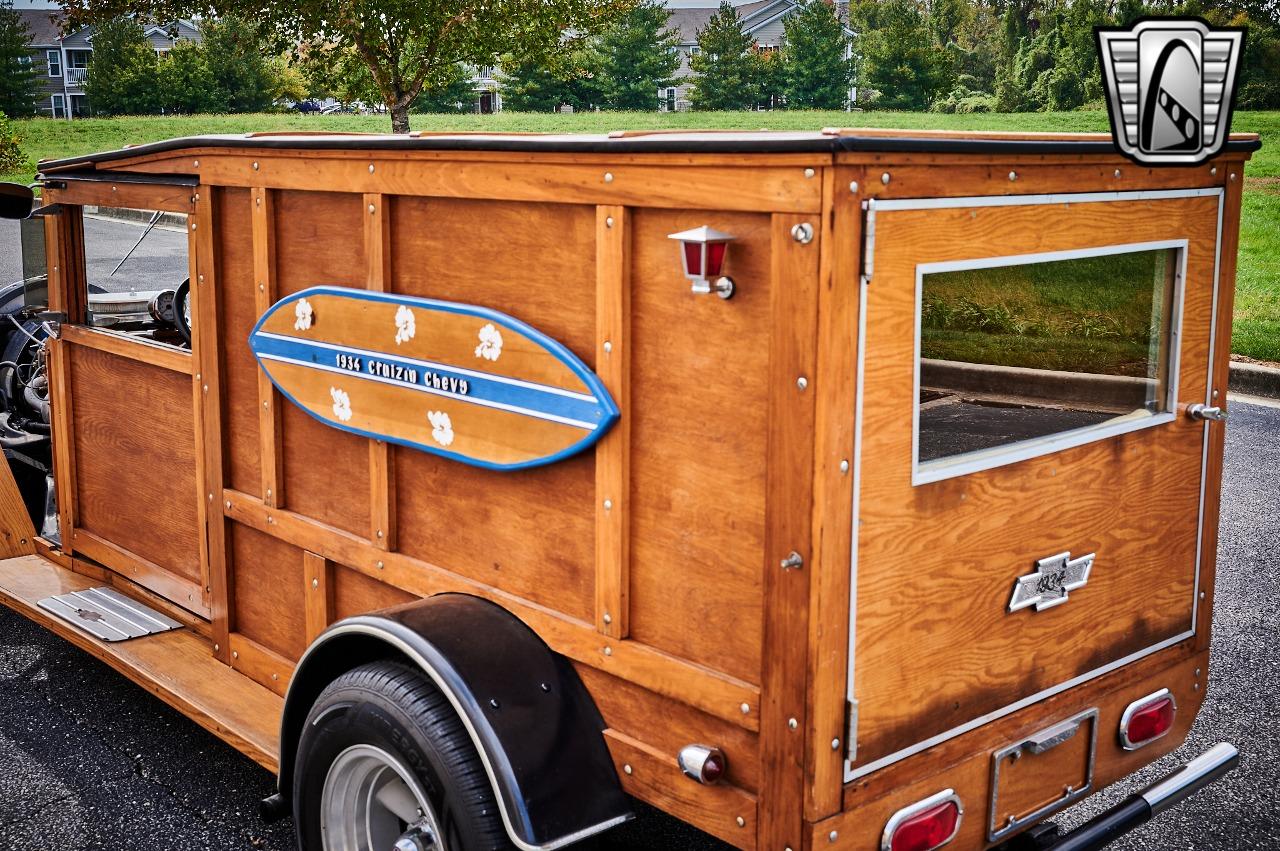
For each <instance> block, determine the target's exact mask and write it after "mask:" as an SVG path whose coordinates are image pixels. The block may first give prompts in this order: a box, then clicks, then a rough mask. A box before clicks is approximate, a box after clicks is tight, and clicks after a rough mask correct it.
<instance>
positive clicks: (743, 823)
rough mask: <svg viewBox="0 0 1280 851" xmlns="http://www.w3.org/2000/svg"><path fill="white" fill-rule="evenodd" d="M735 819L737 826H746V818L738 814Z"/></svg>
mask: <svg viewBox="0 0 1280 851" xmlns="http://www.w3.org/2000/svg"><path fill="white" fill-rule="evenodd" d="M735 821H737V822H738V827H746V826H747V820H746V819H744V818H743V817H742V816H738V817H737V819H735Z"/></svg>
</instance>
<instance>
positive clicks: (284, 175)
mask: <svg viewBox="0 0 1280 851" xmlns="http://www.w3.org/2000/svg"><path fill="white" fill-rule="evenodd" d="M292 153H293V155H289V154H286V155H283V156H281V155H280V154H278V153H274V152H272V151H270V150H264V151H261V152H252V153H251V152H250V151H236V152H234V153H228V152H225V151H223V152H217V151H210V152H209V153H207V154H204V153H199V152H198V151H197V150H194V149H193V150H192V151H190V152H184V153H183V156H182V157H181V158H180V159H179V158H176V157H175V158H169V160H170V161H169V162H166V160H165V158H147V160H146V161H138V162H137V163H136V165H135V166H134V167H137V168H139V169H141V170H144V171H151V170H156V171H163V170H165V169H169V168H178V169H179V170H189V163H191V162H192V161H193V158H194V157H195V156H197V155H198V156H199V161H200V168H199V174H200V177H201V179H202V180H205V181H209V182H211V183H215V184H217V185H220V186H260V185H261V186H266V187H268V188H272V189H289V190H307V189H313V188H315V187H317V186H324V187H326V188H334V189H339V190H341V191H343V192H350V193H371V192H380V193H385V194H391V195H431V196H436V197H442V198H477V199H492V200H502V201H534V202H538V201H556V202H560V203H566V204H583V205H594V204H620V205H625V206H631V207H666V208H691V209H701V208H704V207H705V206H706V204H707V200H708V199H714V200H715V204H716V205H717V207H719V208H720V209H724V210H780V211H794V212H804V211H810V212H817V210H818V208H819V204H820V203H821V199H820V190H819V187H818V185H817V181H815V180H812V179H806V178H805V176H804V168H803V167H802V166H801V165H799V164H797V165H794V166H770V165H767V164H764V163H760V164H757V165H756V166H755V167H754V168H751V169H749V170H748V169H746V168H743V167H742V165H745V163H744V162H743V161H744V160H745V159H746V157H742V158H737V157H734V158H732V159H735V160H737V162H738V163H739V164H740V165H738V166H737V167H725V166H714V165H707V166H702V165H690V164H688V163H689V162H690V161H691V160H693V159H695V158H694V157H689V156H684V157H680V158H679V159H680V160H682V161H683V162H684V163H685V164H686V165H685V167H684V168H680V169H672V168H669V167H668V166H664V165H658V164H656V163H654V161H653V158H652V157H648V158H645V159H644V164H643V165H639V164H635V165H633V164H625V163H622V164H619V163H618V159H617V158H614V157H608V158H596V159H598V160H599V162H600V164H599V165H585V164H581V162H579V163H578V164H574V163H555V162H553V161H551V160H548V159H546V158H541V157H540V158H538V161H536V162H529V161H528V158H519V157H514V158H505V161H503V158H500V157H492V156H491V157H488V158H487V159H488V160H490V162H486V161H483V160H480V161H477V160H472V159H470V158H466V157H457V156H455V157H451V158H449V159H448V160H433V159H431V158H428V157H414V158H413V159H404V158H395V157H390V156H382V155H381V154H380V153H379V154H375V155H374V156H373V157H369V156H365V157H363V158H361V157H340V156H328V155H326V154H327V152H326V154H321V153H320V152H308V154H307V156H306V158H305V159H303V158H302V157H300V156H297V154H298V153H300V152H292ZM250 156H252V157H254V158H255V159H256V160H257V161H258V163H259V165H260V168H259V170H258V171H252V170H251V169H250V168H249V158H250ZM370 159H374V160H376V168H375V170H374V171H373V172H370V171H369V163H370ZM522 159H523V160H524V161H522ZM575 159H580V158H576V157H575ZM830 159H831V157H830V155H825V156H824V155H821V154H815V155H806V156H804V157H802V158H799V162H804V163H805V164H810V163H812V164H817V165H821V164H823V163H824V162H829V161H830ZM492 161H503V162H502V165H501V166H499V167H497V168H495V167H494V164H493V162H492ZM114 167H117V168H124V167H127V166H126V164H125V163H119V164H115V166H114ZM606 173H608V174H611V175H612V179H610V180H608V181H606V179H605V174H606Z"/></svg>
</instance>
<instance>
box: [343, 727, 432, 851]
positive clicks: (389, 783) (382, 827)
mask: <svg viewBox="0 0 1280 851" xmlns="http://www.w3.org/2000/svg"><path fill="white" fill-rule="evenodd" d="M320 835H321V836H322V838H323V841H324V851H392V849H397V851H399V849H403V851H425V850H426V849H428V848H429V849H431V851H446V849H445V844H444V840H443V839H442V838H441V836H440V822H439V820H438V819H437V818H436V814H435V811H434V810H433V809H432V808H431V802H430V801H428V800H427V795H426V792H425V791H424V790H423V788H422V784H420V783H419V782H418V780H417V778H416V777H414V776H413V773H412V772H410V771H409V769H408V768H406V767H405V765H404V764H403V763H401V762H400V760H398V759H396V758H395V757H394V756H392V755H391V754H389V753H387V752H386V751H384V750H382V749H381V748H377V747H374V746H373V745H352V746H351V747H349V748H347V749H346V750H344V751H343V752H342V753H340V754H338V758H337V759H335V760H334V761H333V764H332V765H330V766H329V773H328V774H326V775H325V778H324V789H323V790H322V791H321V793H320Z"/></svg>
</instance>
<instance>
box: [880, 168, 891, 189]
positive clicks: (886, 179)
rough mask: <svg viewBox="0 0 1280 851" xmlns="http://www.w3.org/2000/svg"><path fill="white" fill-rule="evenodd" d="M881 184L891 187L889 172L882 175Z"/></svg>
mask: <svg viewBox="0 0 1280 851" xmlns="http://www.w3.org/2000/svg"><path fill="white" fill-rule="evenodd" d="M880 182H881V183H883V184H884V185H885V186H888V185H889V172H887V171H886V172H885V173H884V174H882V175H880Z"/></svg>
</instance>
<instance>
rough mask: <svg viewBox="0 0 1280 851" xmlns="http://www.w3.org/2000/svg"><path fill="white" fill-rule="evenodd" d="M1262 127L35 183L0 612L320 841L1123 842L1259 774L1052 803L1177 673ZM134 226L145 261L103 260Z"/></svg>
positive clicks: (169, 154)
mask: <svg viewBox="0 0 1280 851" xmlns="http://www.w3.org/2000/svg"><path fill="white" fill-rule="evenodd" d="M1257 146H1258V142H1257V139H1256V137H1252V136H1235V137H1233V138H1232V140H1231V141H1230V142H1229V143H1228V145H1227V147H1226V149H1225V151H1224V152H1223V153H1222V154H1221V155H1219V156H1218V157H1216V158H1215V159H1213V160H1211V161H1209V162H1207V163H1205V164H1203V165H1199V166H1179V167H1163V168H1148V167H1142V166H1138V165H1136V164H1134V163H1132V162H1130V161H1129V160H1127V159H1124V158H1122V157H1121V156H1120V155H1119V154H1118V153H1117V152H1116V150H1115V148H1114V146H1113V144H1112V142H1111V140H1110V138H1109V137H1102V136H1090V135H1034V134H997V133H930V132H920V131H865V130H857V131H825V132H821V133H789V134H787V133H670V134H666V133H650V134H627V133H620V134H612V135H609V136H607V137H606V136H597V137H588V136H525V135H510V136H503V135H429V134H410V135H409V136H400V137H389V136H343V135H315V134H296V135H243V136H210V137H200V138H191V139H179V140H174V141H169V142H162V143H157V144H150V145H144V146H141V147H136V148H129V149H125V150H120V151H112V152H109V153H103V154H97V155H93V156H88V157H82V158H77V159H74V160H62V161H57V162H45V163H42V164H41V176H40V184H41V187H42V200H43V206H42V207H40V208H39V209H37V211H36V213H35V215H34V217H33V218H32V219H31V220H30V221H29V222H27V223H26V225H27V228H26V232H27V235H28V236H30V237H31V238H32V239H36V240H38V239H41V238H42V239H43V241H44V243H45V247H46V250H47V269H45V270H43V271H44V272H45V274H44V275H43V276H41V275H33V276H31V277H30V279H29V280H28V281H27V283H26V285H24V287H23V299H22V300H21V302H20V304H19V305H18V306H19V308H20V309H17V310H16V312H15V314H14V315H15V316H17V317H20V319H21V322H22V323H26V324H24V325H23V327H24V328H27V329H28V330H29V331H30V332H31V333H30V335H29V336H30V338H31V339H30V340H29V341H27V340H25V339H24V340H19V341H18V344H16V345H18V347H19V348H22V347H24V346H25V347H26V348H25V349H23V354H22V355H21V357H20V358H19V359H18V360H17V361H16V364H17V366H15V367H13V368H12V369H13V370H14V371H15V372H16V373H17V380H18V381H19V382H20V383H21V384H22V387H23V388H30V387H35V388H36V391H35V394H34V397H28V396H27V395H26V394H25V392H24V393H23V394H22V398H25V399H27V401H28V402H29V403H30V404H32V405H33V406H34V407H33V408H32V410H33V411H34V412H35V413H32V414H31V415H30V419H31V421H32V422H33V423H34V425H32V433H33V434H35V433H38V432H39V429H38V428H36V426H39V425H40V417H41V416H43V417H44V418H45V419H44V420H43V421H44V423H45V425H46V428H45V429H44V432H43V434H44V435H46V438H45V440H46V441H47V444H51V461H52V464H51V467H52V471H51V474H50V475H49V476H48V481H49V482H51V487H49V488H46V487H45V482H46V477H45V476H44V475H43V474H40V475H35V474H32V473H31V472H30V470H26V468H25V467H24V466H23V463H24V462H23V459H22V458H16V457H14V453H11V452H9V451H8V449H6V455H7V456H8V457H10V459H11V461H12V466H13V469H14V474H13V476H8V475H3V476H0V494H2V495H3V499H0V521H2V522H0V525H2V526H3V528H2V529H0V532H2V533H3V541H2V543H3V552H4V555H6V556H7V559H6V560H4V561H0V601H2V602H4V603H5V604H7V605H9V606H11V607H13V608H14V609H16V610H17V611H19V612H21V613H23V614H25V615H26V616H28V617H30V618H32V619H34V620H36V621H38V622H40V623H41V624H43V625H45V626H46V627H48V628H49V629H51V630H53V631H55V632H57V633H58V634H60V635H63V636H65V637H66V638H67V639H68V640H69V641H71V642H73V643H74V644H76V645H77V646H79V647H81V648H84V649H85V650H87V651H88V652H90V653H92V654H93V655H95V656H97V657H99V658H101V659H103V660H105V661H106V662H107V663H108V664H110V665H111V666H113V667H114V668H115V669H117V670H118V671H120V672H121V673H123V674H125V675H126V676H128V677H129V678H131V679H133V680H135V681H137V682H139V683H141V684H143V685H144V686H145V687H146V688H147V689H148V690H150V691H151V692H153V693H155V694H156V695H158V696H159V697H160V698H161V699H163V700H165V701H166V702H168V703H169V704H171V705H173V706H175V707H177V708H178V709H179V710H180V711H182V712H183V713H185V714H186V715H187V716H189V717H190V718H191V719H192V720H194V721H196V722H197V723H199V724H201V725H202V726H204V727H205V728H207V729H208V730H210V731H212V732H213V733H214V734H216V735H217V736H219V737H221V738H222V739H224V740H226V741H227V742H229V743H230V744H232V745H233V746H234V747H236V748H238V749H240V750H241V751H243V752H244V753H245V754H247V755H248V756H250V757H251V758H253V759H254V760H256V761H257V762H258V763H260V764H261V765H263V766H265V767H267V768H268V769H270V770H272V771H278V772H279V777H280V792H279V794H278V795H276V796H274V797H272V798H269V799H267V801H265V802H264V806H263V811H264V815H266V816H267V817H276V816H280V815H283V814H286V813H292V815H293V817H294V819H295V821H296V825H297V833H298V839H299V843H300V845H301V846H302V847H303V848H306V849H326V851H338V850H339V849H383V851H385V849H389V848H392V847H394V848H396V849H399V851H414V849H417V850H418V851H423V849H428V848H431V849H448V851H455V849H467V850H468V851H469V850H470V849H482V848H483V849H502V848H510V847H518V848H521V849H550V848H558V847H561V846H565V845H569V844H571V843H574V842H576V841H578V840H581V839H585V838H588V837H591V836H594V835H596V834H599V833H601V832H603V831H605V830H607V829H609V828H610V827H612V826H615V825H617V824H619V823H621V822H623V821H625V820H627V819H628V818H630V817H631V816H632V814H633V800H635V799H638V800H641V801H644V802H647V803H649V804H652V805H653V806H655V807H657V808H659V809H661V810H664V811H666V812H668V813H671V814H673V815H674V816H676V817H677V818H679V819H682V820H684V821H686V822H688V823H690V824H692V825H695V826H697V827H698V828H700V829H702V830H703V831H706V832H708V833H710V834H713V835H714V836H716V837H719V838H720V839H722V840H724V841H725V842H727V843H729V844H731V845H733V846H736V847H738V848H742V849H759V850H760V851H765V850H766V849H768V851H820V850H821V851H825V849H882V851H927V849H932V848H937V847H941V846H943V845H947V844H948V843H950V845H951V846H953V847H955V848H988V847H994V846H1001V847H1003V848H1009V849H1013V848H1022V849H1048V848H1054V849H1068V848H1069V849H1085V848H1098V847H1101V846H1102V845H1105V844H1106V842H1108V841H1110V840H1111V839H1113V838H1115V837H1116V836H1118V835H1120V834H1122V833H1123V832H1125V831H1126V830H1128V829H1130V828H1132V827H1133V826H1135V825H1137V824H1139V823H1141V822H1142V821H1145V820H1146V819H1149V818H1150V817H1151V816H1152V815H1153V813H1158V812H1159V811H1161V810H1162V809H1164V808H1166V807H1168V806H1170V805H1172V804H1173V803H1176V802H1177V801H1179V800H1181V799H1182V798H1184V797H1186V796H1187V795H1189V794H1190V793H1191V792H1192V791H1194V790H1195V789H1197V788H1200V787H1201V786H1203V785H1204V784H1206V783H1208V782H1211V781H1212V780H1214V779H1215V778H1216V777H1218V776H1219V775H1220V774H1222V773H1223V772H1225V771H1227V770H1229V769H1230V768H1231V767H1233V766H1234V764H1235V761H1236V759H1237V756H1236V752H1235V749H1234V748H1232V747H1231V746H1230V745H1229V744H1225V743H1224V744H1221V745H1218V746H1216V747H1214V748H1212V749H1210V750H1209V751H1208V752H1207V753H1205V754H1204V755H1203V756H1201V757H1199V758H1197V759H1196V760H1193V761H1192V762H1190V763H1189V764H1187V765H1186V766H1184V767H1183V768H1182V769H1180V770H1179V771H1178V772H1177V773H1175V775H1173V776H1171V777H1170V778H1168V779H1166V780H1165V781H1162V782H1161V783H1160V784H1157V785H1156V786H1155V787H1152V788H1151V789H1148V790H1146V791H1145V792H1143V793H1141V794H1139V795H1135V796H1133V797H1131V798H1129V799H1127V800H1126V801H1125V802H1124V803H1122V804H1121V805H1120V806H1119V807H1117V808H1116V809H1113V810H1111V811H1109V812H1108V813H1106V814H1104V815H1103V816H1101V817H1099V819H1097V820H1095V821H1094V822H1090V823H1089V824H1087V825H1085V826H1084V827H1082V828H1079V829H1078V830H1076V831H1074V832H1072V833H1070V834H1065V835H1058V833H1057V831H1056V828H1054V827H1053V826H1052V824H1051V823H1049V822H1047V821H1046V819H1047V818H1048V817H1050V816H1051V815H1052V814H1053V813H1055V812H1057V811H1058V810H1060V809H1062V808H1064V807H1065V806H1067V805H1069V804H1071V803H1072V802H1074V801H1076V800H1078V799H1080V798H1081V797H1083V796H1085V795H1088V794H1090V793H1091V792H1093V791H1095V790H1097V789H1099V788H1101V787H1102V786H1104V785H1106V784H1108V783H1111V782H1112V781H1114V780H1116V779H1118V778H1121V777H1124V776H1126V775H1128V774H1130V773H1131V772H1133V771H1135V770H1136V769H1138V768H1140V767H1141V766H1143V765H1146V764H1147V763H1150V762H1151V761H1153V760H1154V759H1156V758H1157V757H1159V756H1161V755H1162V754H1165V753H1167V752H1168V751H1170V750H1171V749H1173V748H1174V747H1175V746H1177V745H1178V744H1179V743H1181V742H1182V741H1183V740H1184V738H1185V737H1186V734H1187V731H1188V729H1189V728H1190V726H1191V723H1192V720H1193V719H1194V718H1195V716H1196V712H1197V710H1198V708H1199V706H1200V704H1201V701H1202V700H1203V698H1204V694H1205V688H1206V685H1207V680H1206V674H1207V671H1208V658H1209V655H1208V654H1209V624H1210V613H1211V607H1212V602H1213V587H1214V582H1213V579H1214V556H1215V552H1216V549H1217V529H1218V522H1217V519H1218V506H1219V488H1220V482H1221V472H1222V466H1221V461H1222V449H1223V429H1224V426H1223V425H1222V423H1221V422H1220V420H1221V419H1223V418H1225V413H1224V403H1225V393H1226V386H1227V362H1228V353H1229V351H1230V345H1229V343H1230V330H1231V314H1232V294H1233V286H1234V281H1235V273H1236V253H1237V240H1238V232H1239V216H1240V195H1241V184H1242V182H1243V181H1242V174H1243V166H1244V162H1245V160H1246V159H1247V158H1248V156H1249V153H1250V152H1251V151H1253V150H1255V149H1256V148H1257ZM6 191H7V192H8V193H9V194H8V197H9V198H10V200H14V199H16V202H15V203H17V204H18V206H19V207H21V209H19V210H18V212H17V213H16V215H19V216H22V215H25V214H26V213H27V212H28V207H29V203H30V200H29V196H28V197H27V198H25V199H24V198H23V197H22V194H21V191H20V188H19V189H13V188H10V189H9V190H6ZM121 209H132V210H142V211H155V212H154V213H152V214H151V215H150V216H149V217H147V215H146V214H144V218H145V219H146V220H147V221H149V222H151V224H153V225H155V226H156V228H157V230H156V233H157V234H159V236H154V235H152V236H147V237H146V239H147V240H151V239H162V240H164V241H166V244H167V245H168V246H170V248H171V249H172V251H169V253H168V254H166V252H164V251H155V252H151V253H148V251H147V249H146V248H145V246H147V245H148V244H149V243H148V242H146V241H143V242H140V243H139V245H140V246H143V247H138V246H135V248H138V252H137V253H135V254H132V255H129V256H127V257H126V258H125V260H122V261H121V263H120V264H118V265H116V267H115V270H113V271H112V272H111V274H108V273H107V272H106V269H107V268H108V267H110V265H111V263H113V262H115V260H116V259H118V257H117V256H116V255H113V254H112V252H113V251H114V250H115V249H114V248H112V244H111V243H109V242H108V243H102V242H101V240H100V238H99V234H100V233H101V232H103V231H104V229H107V228H109V227H110V226H111V225H109V222H111V221H115V220H112V219H110V218H104V217H107V216H116V215H118V211H119V210H121ZM113 211H115V212H113ZM156 213H159V214H162V215H157V214H156ZM165 222H168V224H167V225H166V224H165ZM157 223H158V224H157ZM117 226H118V224H117ZM133 227H134V230H133V231H131V232H130V233H136V232H137V230H136V229H137V227H138V226H137V225H134V226H133ZM165 257H167V258H168V260H164V258H165ZM140 258H141V259H140ZM153 260H154V261H156V262H162V261H163V262H169V261H172V263H173V265H172V267H171V268H170V270H169V271H168V272H164V271H163V269H161V270H160V271H158V272H156V273H155V274H156V275H158V276H159V277H160V278H164V276H165V275H166V274H167V275H168V276H169V279H168V280H169V283H168V284H167V285H163V286H161V287H160V289H158V290H156V294H155V295H154V297H151V301H150V303H149V311H150V313H151V315H152V316H153V317H154V322H151V323H150V324H149V325H148V323H147V322H146V321H143V322H142V323H141V325H142V327H140V328H133V329H132V330H130V329H129V328H127V327H125V325H124V324H122V320H120V319H119V316H118V315H117V314H116V313H112V312H111V311H112V310H113V309H115V308H112V307H111V305H113V304H115V302H114V301H112V300H111V299H112V298H114V296H112V293H113V292H114V290H112V287H116V288H117V289H118V288H119V287H120V286H123V287H124V288H125V289H134V290H136V289H138V288H139V287H141V286H142V284H140V283H137V282H138V281H141V280H142V278H140V277H136V276H140V275H142V274H143V271H142V269H141V267H142V266H143V265H145V263H144V261H148V262H149V261H153ZM163 262H162V265H163ZM165 268H169V267H165ZM188 278H189V281H186V280H184V279H188ZM147 280H151V279H147ZM32 281H36V282H37V283H36V284H33V283H32ZM142 288H143V289H145V287H142ZM148 292H150V290H148ZM121 297H123V296H121ZM144 320H145V317H144ZM113 323H115V324H113ZM175 329H176V332H181V333H175ZM188 339H189V344H188V343H187V342H185V341H186V340H188ZM23 358H25V360H24V359H23ZM24 364H25V366H24ZM6 368H8V367H6ZM42 377H43V379H44V382H45V383H43V384H42V383H40V379H41V378H42ZM0 379H4V380H9V378H8V377H7V376H6V375H5V374H0ZM45 387H47V392H46V393H45V395H43V396H42V395H41V392H42V388H45ZM33 399H34V401H33ZM42 401H43V402H44V404H43V406H42V405H41V404H40V403H41V402H42ZM41 412H43V413H42V414H41ZM50 437H51V441H50V440H49V438H50ZM38 442H39V441H37V443H38ZM47 444H42V445H47ZM5 445H6V447H7V446H8V444H5ZM34 451H35V450H32V452H34ZM18 454H21V453H18ZM28 460H29V459H28ZM32 463H36V462H32ZM33 469H34V468H33ZM24 470H25V472H24ZM37 527H39V531H37ZM95 589H96V590H95ZM103 589H105V590H103ZM86 628H87V629H88V630H89V631H86ZM114 639H127V640H114Z"/></svg>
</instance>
